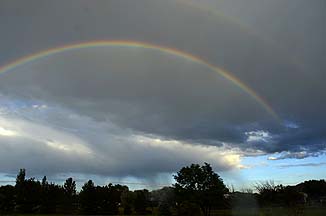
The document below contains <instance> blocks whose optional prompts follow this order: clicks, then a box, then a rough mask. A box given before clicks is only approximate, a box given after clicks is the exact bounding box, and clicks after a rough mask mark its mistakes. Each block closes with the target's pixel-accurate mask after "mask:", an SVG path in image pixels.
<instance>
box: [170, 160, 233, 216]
mask: <svg viewBox="0 0 326 216" xmlns="http://www.w3.org/2000/svg"><path fill="white" fill-rule="evenodd" d="M174 179H175V180H176V184H175V185H174V188H175V193H176V196H177V198H178V200H179V204H182V202H183V201H187V202H190V203H195V204H197V205H198V206H199V207H200V208H201V210H202V212H203V214H204V215H205V216H207V215H210V211H211V208H212V207H213V206H217V205H219V204H220V205H221V204H222V202H223V199H224V194H225V193H227V192H228V189H227V188H226V186H225V185H224V183H223V180H222V179H221V178H220V176H219V175H218V174H217V173H215V172H214V171H213V169H212V167H211V166H210V165H209V164H208V163H205V164H204V165H203V166H200V165H198V164H191V166H187V167H183V168H182V169H181V170H180V171H179V172H178V173H177V175H175V176H174Z"/></svg>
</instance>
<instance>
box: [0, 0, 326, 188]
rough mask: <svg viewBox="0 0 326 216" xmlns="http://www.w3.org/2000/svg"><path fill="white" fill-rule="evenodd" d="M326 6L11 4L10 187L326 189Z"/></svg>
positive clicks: (4, 28)
mask: <svg viewBox="0 0 326 216" xmlns="http://www.w3.org/2000/svg"><path fill="white" fill-rule="evenodd" d="M325 21H326V2H325V1H324V0H311V1H306V0H297V1H295V3H294V2H293V1H291V0H273V1H270V0H246V1H242V0H166V1H159V0H138V1H131V0H120V1H113V0H112V1H110V0H107V1H104V0H94V1H86V0H79V1H72V0H69V1H63V0H58V1H50V0H30V1H18V0H1V1H0V29H1V34H0V50H1V55H0V183H1V184H6V183H10V182H12V181H14V180H15V176H16V174H17V172H18V170H19V169H20V168H26V170H27V175H28V176H35V177H37V178H39V179H41V178H42V176H43V175H47V176H48V179H49V180H51V181H55V182H59V183H60V182H62V181H63V180H64V179H65V178H66V177H70V176H73V177H74V178H75V179H76V180H77V181H78V182H79V183H80V184H82V183H83V182H85V181H86V180H87V179H89V178H91V179H94V180H95V183H97V184H106V183H108V182H115V183H125V184H127V185H128V186H130V187H131V188H144V187H146V188H157V187H161V186H164V185H170V184H172V183H173V179H172V174H173V173H176V172H177V171H178V170H179V169H180V168H181V167H183V166H187V165H190V164H191V163H199V164H203V163H204V162H208V163H210V164H211V165H212V167H213V169H214V170H215V171H216V172H217V173H218V174H219V175H220V176H221V177H222V178H223V179H224V181H225V183H226V184H228V185H231V184H233V185H235V187H237V188H245V187H252V185H253V184H255V183H257V182H259V181H264V180H274V181H275V182H276V183H279V184H296V183H299V182H301V181H304V180H309V179H325V178H326V172H325V171H324V170H325V167H326V155H325V150H326V125H325V120H326V113H325V110H326V89H325V85H324V81H325V80H326V73H325V71H326V61H325V60H326V59H325V57H326V41H325V39H324V38H326V25H325Z"/></svg>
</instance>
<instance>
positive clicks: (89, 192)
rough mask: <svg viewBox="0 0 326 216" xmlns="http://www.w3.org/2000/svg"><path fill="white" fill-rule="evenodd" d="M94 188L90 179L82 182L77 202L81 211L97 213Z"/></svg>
mask: <svg viewBox="0 0 326 216" xmlns="http://www.w3.org/2000/svg"><path fill="white" fill-rule="evenodd" d="M96 196H97V194H96V188H95V186H94V183H93V181H92V180H89V181H88V182H86V183H85V184H84V186H83V187H82V189H81V191H80V193H79V202H80V208H81V213H83V214H96V213H97V203H96V202H97V199H96Z"/></svg>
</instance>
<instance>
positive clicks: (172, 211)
mask: <svg viewBox="0 0 326 216" xmlns="http://www.w3.org/2000/svg"><path fill="white" fill-rule="evenodd" d="M174 179H175V180H176V184H174V185H173V186H172V187H164V188H162V189H159V190H154V191H148V190H146V189H144V190H135V191H130V190H129V189H128V187H127V186H123V185H119V184H118V185H113V184H108V185H106V186H96V185H94V183H93V181H92V180H89V181H88V182H86V183H85V184H84V185H83V187H82V189H81V191H80V192H77V190H76V183H75V181H74V180H73V179H72V178H68V179H67V180H66V181H65V183H64V184H63V185H57V184H54V183H49V182H48V181H47V179H46V177H45V176H44V178H43V179H42V181H41V182H40V181H37V180H35V179H34V178H30V179H26V177H25V170H24V169H21V170H20V171H19V174H18V175H17V178H16V184H15V186H12V185H6V186H1V187H0V214H1V215H5V214H15V215H19V214H57V215H59V214H61V215H67V214H74V215H76V214H83V215H131V214H134V215H184V216H192V215H194V216H199V215H205V216H207V215H279V216H280V215H326V208H325V206H326V182H325V180H319V181H317V180H311V181H305V182H303V183H300V184H298V185H296V186H282V185H274V183H273V182H272V181H267V182H263V183H259V184H257V185H256V186H255V189H256V192H255V193H254V192H253V191H252V190H249V189H248V190H243V191H241V192H239V191H234V190H232V189H228V188H227V187H226V186H225V184H224V183H223V180H222V179H221V178H220V177H219V175H218V174H216V173H215V172H214V171H213V170H212V168H211V166H210V165H209V164H207V163H205V164H204V165H203V166H200V165H198V164H192V165H191V166H189V167H183V168H182V169H181V170H180V171H179V172H178V173H177V174H176V175H175V176H174Z"/></svg>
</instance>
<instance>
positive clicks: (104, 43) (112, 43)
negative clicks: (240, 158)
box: [0, 40, 279, 121]
mask: <svg viewBox="0 0 326 216" xmlns="http://www.w3.org/2000/svg"><path fill="white" fill-rule="evenodd" d="M95 47H129V48H142V49H151V50H156V51H160V52H163V53H166V54H169V55H174V56H177V57H181V58H184V59H186V60H189V61H191V62H194V63H198V64H200V65H203V66H205V67H207V68H208V69H210V70H212V71H214V72H216V73H218V74H219V75H221V76H222V77H224V78H225V79H227V80H229V81H230V82H232V83H233V84H235V85H236V86H238V87H239V88H240V89H242V90H243V91H244V92H246V93H247V94H248V95H250V96H251V97H252V98H253V99H255V100H256V101H257V102H258V103H259V104H260V105H261V106H262V107H263V108H264V109H265V110H266V111H267V112H268V113H270V114H271V115H272V116H273V118H274V119H275V120H277V121H279V117H278V115H277V114H276V112H275V111H274V110H273V109H272V107H271V106H270V105H269V104H268V102H266V101H265V100H264V99H263V98H262V97H261V96H259V95H258V94H257V93H256V92H255V91H254V90H252V89H251V88H250V87H249V86H247V85H246V84H245V83H243V82H242V81H241V80H239V79H238V78H237V77H235V76H233V75H232V74H231V73H230V72H228V71H226V70H224V69H222V68H220V67H217V66H215V65H213V64H211V63H209V62H207V61H205V60H204V59H201V58H199V57H197V56H194V55H192V54H190V53H187V52H184V51H181V50H177V49H175V48H170V47H165V46H159V45H156V44H150V43H144V42H139V41H127V40H99V41H88V42H81V43H76V44H67V45H63V46H59V47H54V48H51V49H47V50H43V51H40V52H36V53H33V54H31V55H27V56H24V57H22V58H19V59H17V60H15V61H12V62H10V63H9V64H6V65H4V66H2V67H0V74H1V73H5V72H9V71H11V70H13V69H15V68H16V67H18V66H21V65H23V64H25V63H28V62H31V61H35V60H40V59H42V58H45V57H47V56H50V55H54V54H58V53H62V52H66V51H71V50H77V49H83V48H95Z"/></svg>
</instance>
